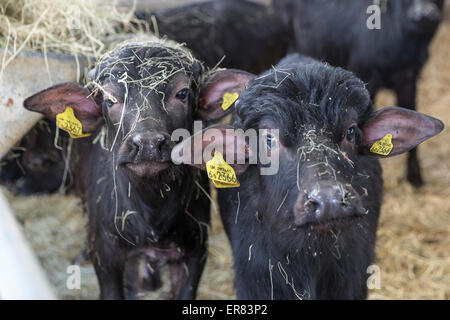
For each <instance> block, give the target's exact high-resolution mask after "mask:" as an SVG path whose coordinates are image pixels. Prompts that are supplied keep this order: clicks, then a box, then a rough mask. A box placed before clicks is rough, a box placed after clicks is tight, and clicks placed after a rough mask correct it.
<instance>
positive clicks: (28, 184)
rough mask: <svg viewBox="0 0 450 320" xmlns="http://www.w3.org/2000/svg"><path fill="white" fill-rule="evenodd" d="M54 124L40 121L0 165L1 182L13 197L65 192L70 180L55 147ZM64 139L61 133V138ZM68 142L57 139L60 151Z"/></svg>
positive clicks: (64, 161)
mask: <svg viewBox="0 0 450 320" xmlns="http://www.w3.org/2000/svg"><path fill="white" fill-rule="evenodd" d="M55 136H56V125H55V122H54V121H50V120H41V121H40V122H39V123H38V124H37V125H36V126H34V127H33V129H32V130H31V131H30V132H29V133H28V134H27V135H25V136H24V137H23V138H22V140H21V141H20V142H19V143H18V145H17V146H16V147H15V148H14V149H13V150H12V151H10V153H9V154H8V155H7V156H6V157H5V158H4V159H2V161H1V163H0V183H1V184H3V185H5V186H6V187H7V188H8V189H9V190H10V191H11V192H13V193H14V194H22V195H31V194H37V193H52V192H56V191H58V189H60V188H61V190H64V189H65V188H64V187H68V186H69V185H70V181H71V177H70V174H69V172H68V171H66V158H65V156H64V155H65V154H64V152H62V150H59V149H57V148H56V147H55ZM60 136H61V137H64V135H63V134H61V135H60ZM67 143H68V141H67V139H64V138H61V139H58V141H57V144H58V146H59V147H60V148H61V149H64V148H66V147H67Z"/></svg>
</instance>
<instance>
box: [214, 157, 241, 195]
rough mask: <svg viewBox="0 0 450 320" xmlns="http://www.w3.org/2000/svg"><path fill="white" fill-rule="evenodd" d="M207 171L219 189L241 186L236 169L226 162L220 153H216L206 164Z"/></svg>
mask: <svg viewBox="0 0 450 320" xmlns="http://www.w3.org/2000/svg"><path fill="white" fill-rule="evenodd" d="M206 171H207V172H208V177H209V178H210V179H211V180H212V181H213V183H214V185H215V186H216V187H217V188H235V187H239V186H240V184H239V181H238V180H237V178H236V173H235V172H234V169H233V168H232V167H231V166H230V165H229V164H228V163H226V162H225V160H224V159H223V156H222V154H221V153H220V152H217V151H216V152H214V158H212V159H211V160H209V161H208V162H207V163H206Z"/></svg>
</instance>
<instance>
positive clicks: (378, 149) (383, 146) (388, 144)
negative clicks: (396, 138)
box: [370, 133, 394, 156]
mask: <svg viewBox="0 0 450 320" xmlns="http://www.w3.org/2000/svg"><path fill="white" fill-rule="evenodd" d="M392 148H394V145H393V144H392V134H390V133H388V134H387V135H385V136H384V137H383V138H382V139H381V140H378V141H377V142H375V143H374V144H373V145H372V147H371V148H370V152H372V153H377V154H381V155H382V156H387V155H389V154H390V153H391V151H392Z"/></svg>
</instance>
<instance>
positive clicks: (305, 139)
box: [173, 54, 443, 299]
mask: <svg viewBox="0 0 450 320" xmlns="http://www.w3.org/2000/svg"><path fill="white" fill-rule="evenodd" d="M244 78H245V77H244V75H243V73H242V72H237V71H232V70H229V71H228V81H229V82H230V83H234V84H235V85H236V88H237V87H240V86H242V85H243V86H246V88H245V90H244V91H243V92H242V93H241V94H240V97H239V99H238V100H237V101H236V102H235V104H234V105H235V114H234V120H233V122H232V124H231V125H222V124H219V125H214V126H212V127H210V128H206V129H204V130H203V132H199V133H197V134H196V135H194V136H193V138H189V139H187V140H184V141H183V142H182V143H181V144H179V145H177V146H176V147H175V148H174V150H173V157H176V158H177V161H178V162H185V163H189V161H187V159H188V158H186V155H188V154H187V152H186V153H185V151H186V150H192V147H193V146H194V147H195V144H193V141H195V140H196V139H197V138H196V137H203V138H201V141H202V142H203V143H202V146H203V147H205V148H206V147H207V148H208V149H207V150H206V149H205V151H204V154H203V157H202V159H203V162H202V163H201V164H198V165H197V166H199V167H202V168H203V167H204V165H205V162H207V161H209V160H210V159H211V157H212V153H211V151H217V150H219V151H221V152H223V156H224V158H225V160H226V161H227V162H228V163H229V164H230V165H231V166H232V167H233V168H234V170H235V172H236V174H237V178H238V181H239V182H240V187H236V188H226V189H220V190H219V205H220V211H221V216H222V219H223V222H224V226H225V230H226V232H227V234H228V237H229V239H230V241H231V246H232V250H233V258H234V267H235V287H236V292H237V297H238V298H239V299H364V298H365V297H366V294H367V286H366V279H367V276H368V274H367V268H368V267H369V266H370V265H371V263H372V262H373V260H374V246H375V240H376V230H377V223H378V217H379V213H380V206H381V198H382V185H383V181H382V173H381V167H380V163H379V160H378V158H379V157H390V156H394V155H397V154H400V153H404V152H407V151H409V150H411V149H412V148H414V147H415V146H417V145H418V144H419V143H421V142H423V141H424V140H426V139H428V138H430V137H432V136H434V135H436V134H437V133H439V132H440V131H441V130H442V129H443V124H442V122H441V121H439V120H437V119H434V118H432V117H429V116H426V115H424V114H422V113H418V112H415V111H412V110H408V109H403V108H398V107H389V108H385V109H382V110H380V111H374V109H373V107H372V103H371V99H370V95H369V92H368V91H367V90H366V88H365V86H364V83H363V82H362V81H361V80H359V79H358V78H357V77H355V76H354V75H353V74H352V73H350V72H348V71H345V70H343V69H340V68H334V67H331V66H329V65H327V64H324V63H320V62H315V61H314V60H312V59H308V58H306V59H305V58H302V57H301V56H300V55H298V54H294V55H291V56H288V57H287V58H285V59H284V60H283V61H281V62H280V64H279V65H277V66H276V67H275V68H274V69H273V70H270V71H267V72H265V73H263V74H261V75H259V76H258V77H255V76H252V75H250V74H247V77H246V79H247V81H242V80H243V79H244ZM229 91H230V90H229V89H227V88H221V87H220V86H216V87H215V90H210V91H207V92H205V93H204V94H205V101H209V102H210V103H209V104H207V105H208V106H209V107H210V108H213V109H214V108H215V106H216V105H217V104H216V103H214V102H215V101H220V99H221V96H222V95H223V94H224V93H226V92H229ZM233 91H234V90H231V92H233ZM211 111H212V110H211ZM235 129H241V133H238V131H235ZM251 130H258V131H257V132H259V133H258V136H257V140H258V142H257V143H256V144H255V143H251V140H252V139H251V135H250V133H251ZM261 130H262V131H261ZM242 131H243V132H244V133H245V134H242ZM211 136H213V137H214V139H212V138H211ZM189 148H190V149H189ZM198 152H202V151H201V150H196V149H194V151H193V154H194V155H196V154H197V153H198ZM264 154H266V155H269V159H270V162H267V161H265V160H264V162H263V155H264ZM255 155H256V156H257V157H256V159H257V161H255V162H253V163H252V162H251V161H252V160H251V159H252V158H253V157H254V156H255ZM239 156H240V158H239ZM230 159H231V160H230ZM232 159H243V160H245V161H243V162H239V160H234V161H233V160H232ZM271 166H272V167H274V168H276V169H277V170H276V171H275V172H272V173H270V174H268V173H264V172H265V169H267V168H268V167H271ZM399 200H400V199H399Z"/></svg>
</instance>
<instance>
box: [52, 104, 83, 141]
mask: <svg viewBox="0 0 450 320" xmlns="http://www.w3.org/2000/svg"><path fill="white" fill-rule="evenodd" d="M56 125H57V126H58V128H60V129H62V130H64V131H67V132H68V133H69V134H70V136H71V137H72V138H84V137H89V136H90V135H91V134H90V133H83V126H82V124H81V122H80V120H78V119H77V117H75V113H74V112H73V109H72V108H71V107H66V110H64V112H63V113H60V114H57V115H56Z"/></svg>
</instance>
